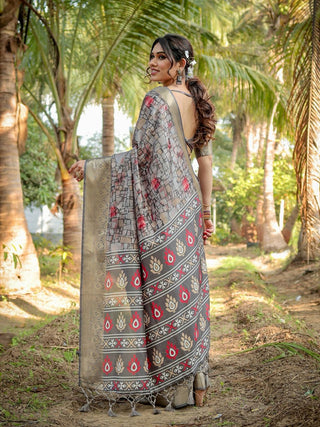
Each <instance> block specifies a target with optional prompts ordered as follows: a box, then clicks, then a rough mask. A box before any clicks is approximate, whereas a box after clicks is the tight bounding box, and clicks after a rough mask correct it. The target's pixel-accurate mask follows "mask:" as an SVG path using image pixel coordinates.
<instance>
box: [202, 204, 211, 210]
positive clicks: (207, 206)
mask: <svg viewBox="0 0 320 427" xmlns="http://www.w3.org/2000/svg"><path fill="white" fill-rule="evenodd" d="M210 207H211V205H210V204H209V205H202V208H203V209H205V208H208V209H210Z"/></svg>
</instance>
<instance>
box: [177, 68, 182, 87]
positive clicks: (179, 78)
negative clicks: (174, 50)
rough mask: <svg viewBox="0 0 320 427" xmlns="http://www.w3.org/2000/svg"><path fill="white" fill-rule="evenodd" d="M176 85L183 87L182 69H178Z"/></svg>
mask: <svg viewBox="0 0 320 427" xmlns="http://www.w3.org/2000/svg"><path fill="white" fill-rule="evenodd" d="M176 83H177V85H182V72H181V70H180V68H179V69H178V75H177V81H176Z"/></svg>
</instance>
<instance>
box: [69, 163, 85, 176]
mask: <svg viewBox="0 0 320 427" xmlns="http://www.w3.org/2000/svg"><path fill="white" fill-rule="evenodd" d="M84 162H85V161H84V160H79V161H78V162H76V163H74V164H73V165H72V166H71V167H70V169H69V170H68V172H69V174H70V175H72V176H73V177H74V178H75V179H76V180H77V181H81V180H82V179H83V177H84Z"/></svg>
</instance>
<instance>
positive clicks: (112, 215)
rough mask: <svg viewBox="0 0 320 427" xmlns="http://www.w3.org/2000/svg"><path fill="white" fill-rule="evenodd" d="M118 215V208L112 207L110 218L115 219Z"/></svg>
mask: <svg viewBox="0 0 320 427" xmlns="http://www.w3.org/2000/svg"><path fill="white" fill-rule="evenodd" d="M116 215H117V208H116V207H115V206H111V207H110V217H111V218H112V217H114V216H116Z"/></svg>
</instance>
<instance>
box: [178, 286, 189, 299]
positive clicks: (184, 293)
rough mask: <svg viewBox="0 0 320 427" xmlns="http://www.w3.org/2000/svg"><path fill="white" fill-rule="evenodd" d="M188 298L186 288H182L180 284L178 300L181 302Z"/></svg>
mask: <svg viewBox="0 0 320 427" xmlns="http://www.w3.org/2000/svg"><path fill="white" fill-rule="evenodd" d="M189 299H190V292H189V291H188V289H187V288H184V287H183V286H182V285H180V301H181V302H184V303H185V302H188V301H189Z"/></svg>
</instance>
